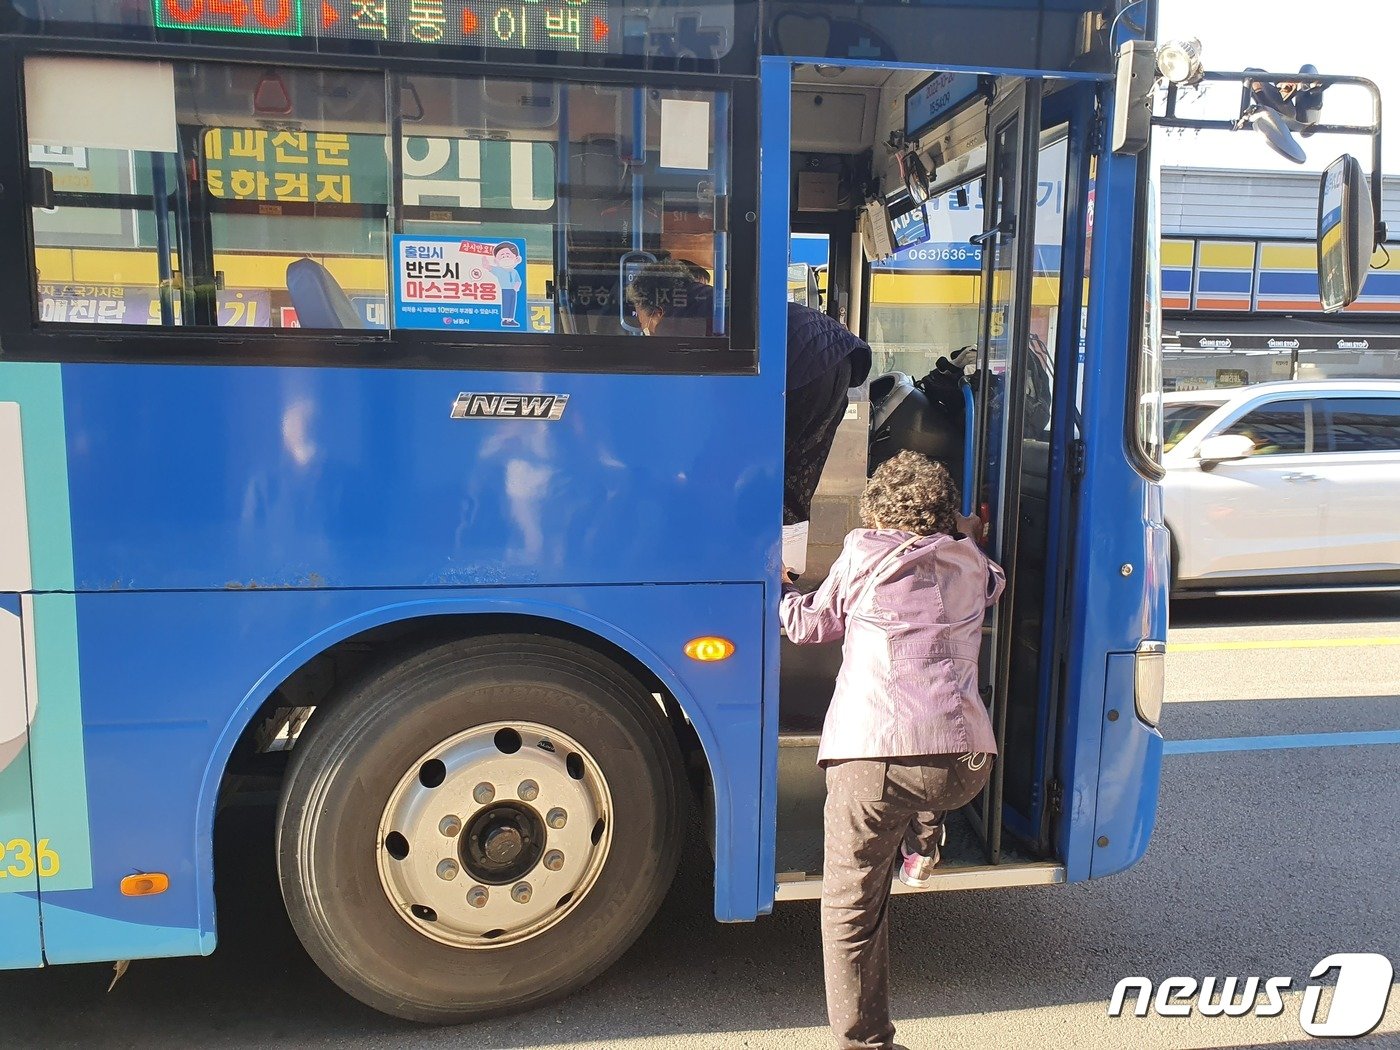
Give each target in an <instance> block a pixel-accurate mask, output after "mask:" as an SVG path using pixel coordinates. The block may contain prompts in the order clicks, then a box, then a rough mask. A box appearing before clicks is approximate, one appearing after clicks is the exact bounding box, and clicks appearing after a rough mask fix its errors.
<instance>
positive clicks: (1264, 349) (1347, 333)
mask: <svg viewBox="0 0 1400 1050" xmlns="http://www.w3.org/2000/svg"><path fill="white" fill-rule="evenodd" d="M1162 345H1163V349H1164V350H1165V351H1166V352H1167V353H1172V352H1174V351H1175V352H1186V353H1190V352H1201V351H1205V352H1208V353H1216V354H1219V353H1241V354H1249V355H1252V354H1285V353H1292V352H1297V353H1304V354H1305V353H1317V352H1331V353H1337V352H1342V353H1346V352H1352V353H1366V352H1368V351H1369V352H1376V351H1400V321H1397V322H1396V323H1394V324H1389V323H1386V322H1384V321H1382V322H1377V321H1374V320H1370V319H1368V320H1366V321H1365V322H1362V323H1359V324H1358V323H1353V322H1350V321H1314V320H1304V319H1297V318H1291V317H1260V318H1241V319H1239V320H1233V319H1230V320H1211V319H1206V318H1183V319H1176V320H1174V319H1170V318H1168V319H1166V320H1164V321H1163V322H1162Z"/></svg>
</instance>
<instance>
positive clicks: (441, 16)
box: [0, 0, 1167, 1022]
mask: <svg viewBox="0 0 1400 1050" xmlns="http://www.w3.org/2000/svg"><path fill="white" fill-rule="evenodd" d="M1150 7H1151V5H1149V6H1148V9H1147V12H1146V13H1147V15H1148V18H1147V22H1146V25H1147V28H1148V31H1149V33H1150V29H1151V25H1152V18H1151V10H1150ZM1141 10H1142V8H1141V7H1139V11H1141ZM1116 14H1117V11H1116V9H1115V7H1114V6H1113V5H1111V4H1105V3H1104V2H1103V0H998V2H996V3H973V2H970V0H964V2H955V0H923V2H916V3H909V2H900V3H896V2H893V0H863V2H853V3H825V2H800V3H799V2H797V0H764V2H762V3H760V2H758V0H685V2H681V0H554V2H541V0H518V2H516V3H511V4H506V3H497V2H476V0H471V2H463V0H412V2H403V0H353V2H352V0H131V2H126V0H123V2H110V0H3V3H0V136H2V137H3V140H4V141H7V142H8V143H9V145H8V146H7V147H4V148H0V186H3V192H0V244H3V245H4V247H3V249H0V273H5V274H8V275H9V276H8V277H6V278H4V280H3V285H4V287H5V288H6V289H7V294H6V295H4V296H3V297H0V930H2V931H3V937H0V966H4V967H11V968H14V967H37V966H43V965H52V964H60V963H88V962H102V961H108V962H110V961H114V960H132V959H142V958H154V957H164V956H179V955H200V954H208V953H210V952H212V951H213V950H214V948H215V946H216V941H217V928H216V921H215V920H216V914H217V904H218V896H217V894H216V889H217V887H218V886H219V872H218V871H217V870H216V867H215V862H214V858H215V851H214V838H215V834H216V828H217V827H218V826H219V825H218V815H219V813H220V811H221V808H222V807H224V806H226V805H227V804H228V803H230V801H232V800H235V799H238V798H239V797H240V796H241V795H242V794H243V793H245V792H252V793H258V792H261V793H272V795H271V797H275V798H277V799H278V803H277V812H276V843H277V845H276V850H277V863H278V870H279V877H280V883H281V890H282V893H283V897H284V899H285V902H286V906H287V909H288V913H289V915H290V918H291V921H292V924H293V925H294V927H295V929H296V931H297V933H298V935H299V937H300V938H301V940H302V942H303V943H304V945H305V947H306V949H307V951H308V952H309V953H310V955H311V956H312V957H313V958H314V959H315V960H316V962H317V963H318V964H319V965H320V966H321V967H323V968H324V970H325V971H326V972H327V973H328V974H329V975H330V976H331V977H332V978H333V979H334V980H335V981H336V982H337V983H338V984H339V985H340V986H341V987H342V988H344V989H345V990H346V991H347V992H349V993H350V994H351V995H354V996H356V997H358V998H359V999H361V1000H363V1001H364V1002H366V1003H369V1004H371V1005H372V1006H375V1007H377V1008H378V1009H380V1010H383V1011H386V1012H388V1013H391V1014H396V1015H399V1016H402V1017H407V1018H414V1019H419V1020H425V1021H435V1022H452V1021H460V1020H464V1019H469V1018H472V1017H476V1016H481V1015H483V1014H486V1013H489V1012H498V1011H502V1010H510V1009H519V1008H525V1007H528V1006H531V1005H533V1004H536V1003H539V1002H542V1001H545V1000H547V999H549V998H551V997H554V996H558V995H561V994H564V993H566V992H568V991H570V990H572V989H575V988H578V987H580V986H581V985H582V984H584V983H585V982H587V981H588V980H589V979H591V978H592V977H594V976H595V975H597V974H598V973H599V972H601V971H602V970H603V969H604V968H605V967H607V966H608V965H609V964H610V963H611V962H612V961H614V960H615V959H616V958H617V957H618V956H619V955H620V954H621V953H622V952H623V951H624V950H625V949H626V948H627V946H628V945H629V944H630V943H631V942H632V941H633V939H634V938H635V937H636V936H637V935H638V934H639V933H640V931H641V930H642V929H643V928H644V927H645V926H646V924H647V923H648V922H649V921H650V919H651V917H652V916H653V914H654V913H655V911H656V908H657V906H658V904H659V903H660V901H661V900H662V898H663V896H664V895H665V894H666V892H667V890H668V887H669V886H670V883H671V880H672V876H673V874H674V872H675V870H676V867H677V864H678V858H679V856H680V851H681V848H682V844H683V841H684V839H685V837H686V834H687V831H688V829H689V827H690V826H691V825H692V823H694V825H695V826H697V827H699V828H703V834H704V835H705V836H706V838H707V840H708V846H709V849H710V851H711V854H712V856H713V861H714V912H715V915H716V917H717V918H718V919H720V920H722V921H744V920H752V919H755V918H756V917H758V916H761V915H764V914H766V913H768V912H769V911H770V910H771V909H772V908H773V907H774V905H775V903H776V902H778V901H782V900H788V899H801V898H804V897H807V898H810V897H814V896H816V895H817V894H818V892H819V886H820V878H821V829H820V823H821V802H822V796H823V783H822V775H821V772H820V770H819V769H818V768H817V767H816V764H815V755H816V743H817V734H818V732H819V730H820V726H821V722H822V717H823V714H824V710H825V706H826V704H827V702H828V700H829V698H830V695H831V686H832V682H833V679H834V674H835V670H836V665H837V662H838V661H839V653H838V652H836V651H834V650H831V649H827V648H822V647H818V648H814V649H804V650H801V651H798V650H797V649H795V648H793V647H790V646H789V645H788V643H787V642H786V641H785V640H784V639H783V637H782V635H781V632H780V629H779V627H778V623H777V618H776V608H777V601H778V595H779V578H780V573H781V570H782V541H781V522H782V515H781V503H782V477H783V466H784V464H783V432H784V373H785V316H786V309H787V302H788V298H789V283H788V273H789V264H790V262H791V261H792V260H791V258H790V246H791V245H792V244H794V243H797V240H795V239H800V240H802V242H803V243H804V244H805V245H806V246H807V247H806V248H804V251H806V250H808V249H810V248H811V246H812V244H813V242H814V241H817V242H820V251H819V253H818V254H819V256H820V259H821V265H822V266H823V267H824V270H823V278H822V286H821V290H820V293H819V296H818V298H819V300H820V302H821V305H822V307H823V308H824V309H826V310H828V311H830V312H831V313H832V314H833V316H836V317H838V318H839V319H840V320H841V321H842V322H843V323H845V324H847V325H848V326H849V327H851V328H852V329H853V330H855V331H858V332H860V333H862V334H864V335H865V337H866V338H867V339H868V341H869V342H870V343H871V345H872V347H873V350H874V353H875V360H876V368H875V373H874V375H875V378H874V380H873V382H872V383H869V384H867V385H866V386H864V387H861V388H857V389H855V390H853V391H852V393H851V401H850V406H849V408H848V410H847V413H846V418H845V419H844V420H843V421H842V424H841V428H840V430H839V432H838V433H837V436H836V439H835V443H834V445H833V447H832V451H831V455H830V458H829V460H828V462H827V465H826V470H825V473H824V475H823V477H822V481H821V487H820V488H819V489H818V493H817V498H816V500H815V502H814V507H813V514H812V521H811V524H810V533H809V537H808V554H807V565H806V571H805V575H804V577H803V581H802V586H804V587H806V586H814V585H816V584H817V583H818V582H819V581H820V580H821V578H822V577H823V574H824V573H825V572H826V570H827V568H828V567H829V566H830V564H831V561H832V559H833V558H834V556H835V554H836V552H837V551H838V550H839V547H840V543H841V538H842V536H843V535H844V534H845V532H846V531H848V530H849V529H850V528H852V527H854V526H855V525H856V522H857V502H858V497H859V492H860V488H861V485H862V484H863V482H864V480H865V478H866V476H867V470H868V468H869V464H870V462H871V456H872V452H871V449H872V444H871V443H872V431H873V430H876V429H878V431H879V440H881V441H885V442H894V443H895V445H897V446H901V447H902V446H904V445H905V444H907V442H906V437H907V434H906V431H905V430H903V429H901V427H900V426H897V425H895V423H894V422H892V421H893V420H895V417H896V414H897V413H895V412H894V411H893V409H894V408H897V407H898V406H897V405H895V404H894V403H893V402H892V401H891V397H893V396H894V395H895V394H896V393H897V394H898V396H899V397H900V398H903V399H904V401H905V402H907V404H909V405H918V404H919V403H920V399H921V398H922V397H923V395H924V394H925V393H927V391H928V389H929V385H928V382H926V381H925V380H924V377H926V376H930V375H933V376H935V377H938V376H942V377H943V378H944V380H945V381H951V382H952V383H953V385H954V387H955V388H956V390H957V391H958V396H959V397H960V398H966V401H964V402H962V403H964V404H970V405H971V411H970V412H966V413H964V414H963V419H962V420H961V422H959V423H958V424H957V428H956V437H957V440H958V441H960V442H961V447H962V449H963V456H962V459H961V460H959V464H960V469H959V474H960V476H961V477H962V482H963V486H964V492H965V500H966V502H967V504H968V505H969V506H971V507H975V508H976V509H978V510H980V511H981V512H982V513H983V514H984V515H985V516H986V517H987V519H988V520H989V523H990V532H989V536H988V538H987V540H986V542H987V546H988V549H989V551H990V553H991V554H992V555H993V556H994V557H995V558H996V559H997V560H998V561H1000V562H1001V563H1002V564H1003V565H1004V566H1005V568H1006V570H1007V575H1008V579H1009V584H1008V587H1007V591H1006V594H1005V596H1004V598H1003V600H1002V601H1001V603H1000V605H999V606H998V607H997V608H995V609H994V610H992V611H991V612H990V613H989V615H988V620H987V623H986V627H985V632H984V633H985V639H984V645H983V653H982V682H983V686H984V696H985V700H986V702H987V704H988V706H989V710H990V711H991V713H992V715H993V721H994V724H995V728H996V732H997V736H998V740H999V741H1000V747H1001V758H1000V760H999V761H998V763H997V766H996V775H995V777H994V778H993V781H992V783H991V784H990V785H989V787H988V789H987V791H986V792H985V793H984V795H983V796H982V797H981V798H980V799H979V800H977V801H976V802H974V803H973V804H972V805H970V806H969V807H967V808H966V809H965V810H964V811H962V812H961V813H959V814H957V815H956V817H955V818H954V819H952V820H951V821H950V837H949V842H948V846H947V850H946V859H945V863H944V865H943V866H942V867H941V868H940V869H939V873H938V875H937V877H936V878H935V880H934V886H933V888H934V889H939V890H951V889H973V888H994V887H1006V886H1026V885H1041V884H1046V885H1048V884H1054V883H1063V882H1077V881H1081V880H1085V879H1089V878H1094V877H1099V876H1105V875H1110V874H1112V873H1115V872H1118V871H1122V870H1123V869H1125V868H1127V867H1129V866H1130V865H1132V864H1133V863H1134V862H1135V861H1136V860H1138V858H1140V857H1141V856H1142V855H1143V852H1144V851H1145V849H1146V848H1147V844H1148V839H1149V837H1150V834H1151V831H1152V825H1153V819H1154V812H1155V807H1156V800H1157V791H1158V776H1159V771H1160V766H1161V756H1162V739H1161V736H1160V735H1159V733H1158V731H1157V729H1156V728H1155V724H1156V721H1157V718H1158V713H1159V709H1160V703H1161V672H1162V662H1163V642H1164V639H1165V630H1166V589H1167V544H1166V534H1165V532H1164V531H1163V527H1162V511H1161V499H1160V492H1159V487H1158V481H1159V478H1160V476H1161V471H1160V468H1159V466H1158V460H1159V455H1160V413H1159V411H1158V410H1157V407H1156V406H1157V403H1158V402H1157V399H1158V396H1159V387H1160V369H1159V366H1158V361H1157V353H1158V340H1157V339H1156V338H1154V337H1153V336H1152V333H1153V332H1154V330H1155V329H1154V315H1155V306H1156V303H1155V296H1156V287H1157V284H1156V280H1155V277H1154V276H1153V275H1152V274H1150V273H1149V272H1148V271H1150V270H1151V269H1152V267H1151V265H1150V264H1149V262H1148V255H1149V250H1148V243H1147V242H1148V240H1149V237H1148V236H1147V233H1148V230H1149V224H1150V203H1149V198H1150V194H1149V190H1148V179H1147V174H1148V173H1147V170H1146V153H1145V152H1134V151H1133V150H1132V149H1120V150H1119V151H1118V152H1115V150H1114V143H1113V141H1112V138H1113V136H1112V135H1111V134H1110V131H1111V129H1112V128H1113V126H1114V121H1115V116H1116V107H1117V103H1116V102H1115V57H1114V56H1115V54H1116V44H1117V43H1118V42H1119V40H1121V39H1123V38H1125V37H1126V36H1128V35H1132V34H1134V33H1137V32H1140V26H1139V22H1138V21H1134V20H1133V19H1124V20H1121V21H1119V20H1116V19H1115V17H1114V16H1115V15H1116ZM1139 21H1140V20H1139ZM1115 33H1116V34H1117V37H1118V39H1117V40H1115V39H1111V36H1112V34H1115ZM920 209H921V212H920V211H919V210H920ZM916 212H919V214H917V215H914V213H916ZM911 215H914V218H912V219H911V218H910V216H911ZM813 258H814V259H815V258H816V256H813ZM667 261H670V262H671V263H682V262H683V263H685V264H686V265H688V267H689V268H690V272H691V273H692V274H693V275H694V284H693V291H694V297H695V302H694V303H690V304H688V306H689V307H690V308H689V309H688V311H687V312H688V313H689V314H690V315H692V317H693V318H698V323H697V324H695V325H694V326H693V327H691V328H689V329H676V330H674V331H671V332H669V333H668V332H666V331H662V332H661V333H660V334H659V335H656V336H653V337H647V336H644V335H643V334H642V332H641V328H640V325H639V324H638V318H637V317H635V316H634V315H633V312H632V310H631V308H630V307H629V305H628V302H627V296H626V291H627V284H628V281H629V279H630V277H631V276H632V275H633V274H635V273H636V272H638V271H639V270H640V269H641V268H643V267H646V266H648V265H651V264H654V263H657V262H663V263H664V262H667ZM811 287H813V288H815V287H816V285H815V283H813V284H812V285H811ZM803 294H805V292H804V293H803ZM696 304H699V309H695V306H696ZM967 347H971V348H972V349H971V350H970V351H965V350H964V348H967ZM960 351H963V353H962V354H961V355H960V354H959V352H960ZM954 357H957V359H958V360H959V361H969V362H971V365H970V367H968V368H967V369H965V370H964V369H963V368H961V367H954V368H952V369H951V370H950V369H949V367H947V366H945V367H944V368H943V369H942V370H940V368H939V362H940V361H944V360H951V359H953V358H954ZM949 377H951V379H950V378H949ZM914 380H919V381H920V382H921V383H922V384H923V385H922V386H920V385H919V384H917V383H915V382H914ZM872 391H873V392H872ZM927 401H928V407H927V409H926V410H925V411H926V412H935V410H936V406H937V405H938V404H942V403H943V402H942V401H941V400H940V399H939V398H928V399H927ZM921 419H922V422H921V423H920V424H919V425H917V426H914V427H912V429H910V430H908V431H907V433H908V434H914V433H919V432H922V431H921V427H924V425H925V424H927V425H928V426H934V427H937V426H940V425H947V426H952V423H951V422H950V420H951V417H947V418H942V419H932V420H930V419H929V418H924V417H921ZM877 422H878V424H879V425H878V427H877V426H876V424H877ZM902 435H904V436H902ZM888 447H889V446H886V451H888ZM910 447H912V446H910ZM692 817H693V818H694V820H692ZM896 888H897V889H902V887H896Z"/></svg>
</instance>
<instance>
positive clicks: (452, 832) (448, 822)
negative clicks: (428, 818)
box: [438, 817, 462, 839]
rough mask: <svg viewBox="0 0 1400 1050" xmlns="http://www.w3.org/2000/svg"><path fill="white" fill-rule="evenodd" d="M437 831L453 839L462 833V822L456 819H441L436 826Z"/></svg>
mask: <svg viewBox="0 0 1400 1050" xmlns="http://www.w3.org/2000/svg"><path fill="white" fill-rule="evenodd" d="M438 831H440V832H442V833H443V834H444V835H446V836H447V837H448V838H450V839H454V838H456V837H457V836H458V835H459V834H460V833H461V831H462V821H461V819H460V818H458V817H443V818H442V820H441V822H439V824H438Z"/></svg>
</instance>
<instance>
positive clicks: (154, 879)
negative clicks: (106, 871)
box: [122, 871, 170, 897]
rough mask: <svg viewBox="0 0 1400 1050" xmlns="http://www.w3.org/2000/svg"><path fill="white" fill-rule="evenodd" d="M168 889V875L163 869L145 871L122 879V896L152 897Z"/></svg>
mask: <svg viewBox="0 0 1400 1050" xmlns="http://www.w3.org/2000/svg"><path fill="white" fill-rule="evenodd" d="M168 889H170V876H169V875H167V874H165V872H163V871H147V872H142V873H141V874H139V875H128V876H127V877H126V878H124V879H122V896H124V897H154V896H155V895H156V894H158V893H164V892H165V891H166V890H168Z"/></svg>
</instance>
